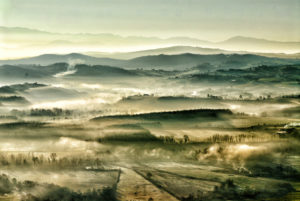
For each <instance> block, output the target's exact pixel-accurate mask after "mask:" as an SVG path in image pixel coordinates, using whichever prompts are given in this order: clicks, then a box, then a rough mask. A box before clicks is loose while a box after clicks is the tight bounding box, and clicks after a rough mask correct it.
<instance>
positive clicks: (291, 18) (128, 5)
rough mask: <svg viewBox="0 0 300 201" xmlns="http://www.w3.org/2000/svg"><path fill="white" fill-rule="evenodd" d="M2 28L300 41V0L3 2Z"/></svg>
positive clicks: (22, 0)
mask: <svg viewBox="0 0 300 201" xmlns="http://www.w3.org/2000/svg"><path fill="white" fill-rule="evenodd" d="M0 9H1V10H0V25H1V26H11V27H15V26H18V27H27V28H34V29H40V30H45V31H51V32H72V33H73V32H74V33H78V32H87V33H103V32H105V33H108V32H109V33H114V34H119V35H144V36H159V37H169V36H190V37H196V38H199V39H205V40H212V41H219V40H224V39H227V38H229V37H232V36H236V35H243V36H251V37H258V38H266V39H272V40H280V41H300V20H299V19H300V0H0Z"/></svg>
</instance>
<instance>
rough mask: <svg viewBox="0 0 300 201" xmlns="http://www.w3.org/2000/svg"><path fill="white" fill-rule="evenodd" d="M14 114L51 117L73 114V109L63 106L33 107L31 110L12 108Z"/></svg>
mask: <svg viewBox="0 0 300 201" xmlns="http://www.w3.org/2000/svg"><path fill="white" fill-rule="evenodd" d="M11 114H12V115H16V116H27V115H29V116H49V117H56V116H70V115H72V114H73V111H72V110H63V109H61V108H53V109H43V108H41V109H39V108H35V109H31V110H29V111H20V110H16V109H14V110H12V111H11Z"/></svg>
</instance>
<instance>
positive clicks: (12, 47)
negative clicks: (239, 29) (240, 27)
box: [0, 27, 300, 59]
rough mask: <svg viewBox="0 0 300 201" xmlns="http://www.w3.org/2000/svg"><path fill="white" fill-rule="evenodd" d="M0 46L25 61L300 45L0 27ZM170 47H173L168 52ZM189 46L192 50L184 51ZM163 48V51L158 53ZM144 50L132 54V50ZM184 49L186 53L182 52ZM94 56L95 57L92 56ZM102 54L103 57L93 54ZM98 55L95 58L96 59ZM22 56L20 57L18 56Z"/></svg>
mask: <svg viewBox="0 0 300 201" xmlns="http://www.w3.org/2000/svg"><path fill="white" fill-rule="evenodd" d="M0 35H1V36H2V42H3V46H2V47H1V49H3V50H4V51H5V56H7V57H25V56H29V55H38V54H44V53H66V51H69V52H68V53H71V52H79V53H83V52H88V54H89V55H92V56H101V57H103V56H104V57H106V56H107V57H111V58H118V59H120V58H121V59H131V58H134V57H139V56H146V55H147V54H148V55H152V54H182V53H187V52H189V53H194V54H220V53H224V54H227V53H229V54H230V53H245V51H247V52H265V53H274V52H277V53H279V52H280V53H297V52H300V42H279V41H270V40H265V39H256V38H249V37H243V36H237V37H233V38H230V39H228V40H225V41H221V42H210V41H204V40H199V39H196V38H189V37H172V38H166V39H162V38H158V37H141V36H128V37H123V36H119V35H114V34H109V33H108V34H107V33H102V34H89V33H79V34H69V33H50V32H45V31H39V30H34V29H27V28H19V27H16V28H12V27H0ZM171 46H175V47H172V48H170V47H171ZM187 46H192V47H187ZM162 47H163V49H162ZM155 48H158V49H156V50H146V51H139V52H132V51H133V50H134V49H139V50H141V49H142V50H145V49H155ZM185 49H186V50H185ZM111 50H113V51H114V52H118V51H119V52H120V51H124V50H125V51H126V52H129V51H130V52H131V53H116V54H107V53H106V52H108V51H111ZM95 52H96V53H95ZM97 52H103V53H97ZM97 54H98V55H97ZM22 55H23V56H22Z"/></svg>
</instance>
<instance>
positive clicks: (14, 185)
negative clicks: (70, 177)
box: [0, 174, 117, 201]
mask: <svg viewBox="0 0 300 201" xmlns="http://www.w3.org/2000/svg"><path fill="white" fill-rule="evenodd" d="M35 189H37V190H35ZM115 189H116V187H115V186H114V187H113V188H110V187H106V188H104V189H102V190H101V189H93V190H89V191H87V192H84V193H82V192H75V191H72V190H70V189H69V188H67V187H60V186H57V185H54V184H45V183H43V184H39V183H37V182H33V181H23V182H20V181H17V180H16V179H15V178H13V179H11V178H10V177H9V176H8V175H6V174H2V175H0V195H4V194H12V193H14V194H16V193H20V196H21V201H83V200H88V201H116V200H117V199H116V190H115ZM41 190H42V192H44V193H39V192H40V191H41ZM24 192H25V193H24Z"/></svg>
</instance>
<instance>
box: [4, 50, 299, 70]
mask: <svg viewBox="0 0 300 201" xmlns="http://www.w3.org/2000/svg"><path fill="white" fill-rule="evenodd" d="M55 63H65V64H64V66H59V67H55V65H52V64H55ZM299 63H300V59H282V58H271V57H264V56H259V55H253V54H229V55H225V54H210V55H199V54H191V53H185V54H178V55H164V54H160V55H152V56H142V57H137V58H134V59H129V60H121V59H110V58H98V57H92V56H87V55H83V54H78V53H72V54H66V55H55V54H46V55H41V56H37V57H31V58H26V59H18V60H2V61H0V65H1V64H2V65H11V67H10V68H11V69H13V68H15V66H16V65H17V66H19V67H20V68H22V69H23V71H26V69H27V70H32V67H39V66H38V65H42V66H48V65H52V67H53V68H47V70H44V71H42V72H41V74H37V75H36V76H42V75H43V74H44V73H56V72H57V71H64V70H67V69H69V70H70V69H73V68H74V66H76V65H77V64H86V65H101V66H114V67H118V68H123V69H148V70H151V69H162V70H185V69H188V68H198V67H200V68H202V67H203V66H206V67H208V68H210V69H211V70H213V69H229V68H236V69H243V68H247V67H255V66H260V65H283V64H284V65H287V64H299ZM30 66H32V67H30ZM201 66H202V67H201ZM54 67H55V68H54ZM5 69H6V71H7V72H6V73H8V74H9V73H10V72H9V71H10V70H9V69H7V68H5ZM0 70H1V69H0ZM2 70H3V69H2ZM91 70H92V69H91ZM207 70H209V69H207ZM46 71H47V72H46ZM22 73H23V72H22ZM31 74H34V73H33V72H32V73H31Z"/></svg>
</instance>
